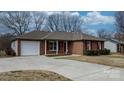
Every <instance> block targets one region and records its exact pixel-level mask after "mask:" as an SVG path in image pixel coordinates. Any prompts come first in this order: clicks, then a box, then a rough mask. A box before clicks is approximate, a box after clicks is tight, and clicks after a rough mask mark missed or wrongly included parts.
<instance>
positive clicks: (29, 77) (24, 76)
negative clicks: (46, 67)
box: [0, 70, 70, 81]
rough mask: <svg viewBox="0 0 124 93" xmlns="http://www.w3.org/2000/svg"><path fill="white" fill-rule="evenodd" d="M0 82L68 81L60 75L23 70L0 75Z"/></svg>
mask: <svg viewBox="0 0 124 93" xmlns="http://www.w3.org/2000/svg"><path fill="white" fill-rule="evenodd" d="M0 80H1V81H70V79H69V78H66V77H64V76H62V75H59V74H57V73H54V72H50V71H43V70H24V71H10V72H3V73H0Z"/></svg>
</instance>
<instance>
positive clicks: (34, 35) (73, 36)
mask: <svg viewBox="0 0 124 93" xmlns="http://www.w3.org/2000/svg"><path fill="white" fill-rule="evenodd" d="M17 38H18V39H32V40H35V39H36V40H37V39H38V40H45V39H46V40H99V41H104V40H103V39H100V38H97V37H94V36H91V35H87V34H84V33H79V32H45V31H32V32H29V33H26V34H24V35H21V36H19V37H17Z"/></svg>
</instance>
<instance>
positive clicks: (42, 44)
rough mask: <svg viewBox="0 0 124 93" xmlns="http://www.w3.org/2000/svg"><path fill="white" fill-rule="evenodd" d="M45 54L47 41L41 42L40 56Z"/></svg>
mask: <svg viewBox="0 0 124 93" xmlns="http://www.w3.org/2000/svg"><path fill="white" fill-rule="evenodd" d="M44 54H45V41H40V55H44Z"/></svg>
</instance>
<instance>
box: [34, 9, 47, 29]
mask: <svg viewBox="0 0 124 93" xmlns="http://www.w3.org/2000/svg"><path fill="white" fill-rule="evenodd" d="M32 14H33V21H34V25H35V30H36V31H41V30H42V26H43V25H45V20H46V14H45V13H44V12H36V11H35V12H32Z"/></svg>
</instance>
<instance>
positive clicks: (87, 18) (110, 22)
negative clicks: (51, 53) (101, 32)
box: [0, 11, 115, 33]
mask: <svg viewBox="0 0 124 93" xmlns="http://www.w3.org/2000/svg"><path fill="white" fill-rule="evenodd" d="M53 13H61V12H47V11H46V14H47V15H48V16H49V15H51V14H53ZM66 13H68V14H69V13H70V15H78V16H81V18H82V19H83V20H84V23H85V24H83V25H82V27H83V28H86V29H88V31H90V32H95V31H97V30H98V29H101V28H103V29H107V30H108V31H114V30H115V25H114V24H115V18H114V16H115V12H113V11H101V12H93V11H80V12H66ZM9 31H10V30H9V29H7V28H6V27H4V26H2V25H1V24H0V33H6V32H9Z"/></svg>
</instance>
